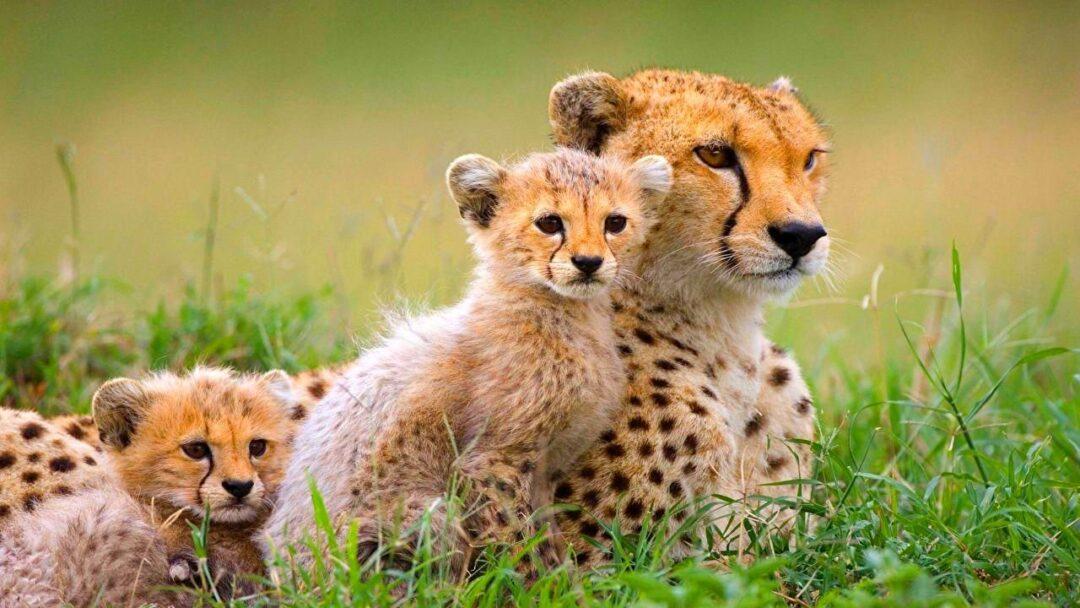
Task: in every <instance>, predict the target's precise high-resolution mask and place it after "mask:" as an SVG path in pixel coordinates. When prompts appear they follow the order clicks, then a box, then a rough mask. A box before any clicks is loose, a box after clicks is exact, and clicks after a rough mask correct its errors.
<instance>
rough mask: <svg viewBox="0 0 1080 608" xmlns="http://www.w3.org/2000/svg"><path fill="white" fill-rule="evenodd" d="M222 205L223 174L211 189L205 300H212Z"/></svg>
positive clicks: (205, 245)
mask: <svg viewBox="0 0 1080 608" xmlns="http://www.w3.org/2000/svg"><path fill="white" fill-rule="evenodd" d="M220 206H221V176H216V177H215V178H214V187H213V188H212V189H211V190H210V209H209V211H210V214H209V217H208V218H207V219H206V233H205V234H204V235H203V264H202V290H201V295H202V298H203V302H209V301H210V290H211V285H212V284H213V275H214V247H215V246H216V244H217V230H218V216H219V212H220Z"/></svg>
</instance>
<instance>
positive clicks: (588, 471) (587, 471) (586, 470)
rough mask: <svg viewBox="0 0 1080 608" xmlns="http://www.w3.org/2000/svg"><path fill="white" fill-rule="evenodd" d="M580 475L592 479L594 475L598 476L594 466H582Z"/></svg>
mask: <svg viewBox="0 0 1080 608" xmlns="http://www.w3.org/2000/svg"><path fill="white" fill-rule="evenodd" d="M578 476H580V477H581V478H582V479H592V478H593V477H596V469H594V468H592V467H581V470H580V471H578Z"/></svg>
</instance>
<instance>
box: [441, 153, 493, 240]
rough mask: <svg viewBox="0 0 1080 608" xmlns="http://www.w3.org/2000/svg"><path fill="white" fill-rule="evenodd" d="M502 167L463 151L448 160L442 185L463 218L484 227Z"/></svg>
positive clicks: (490, 210) (491, 206) (487, 223)
mask: <svg viewBox="0 0 1080 608" xmlns="http://www.w3.org/2000/svg"><path fill="white" fill-rule="evenodd" d="M504 178H506V169H505V168H504V167H503V166H502V165H500V164H499V163H497V162H495V161H493V160H491V159H490V158H487V157H485V156H480V155H479V154H466V155H465V156H462V157H460V158H458V159H457V160H455V161H454V162H452V163H450V168H449V169H447V170H446V185H447V186H448V187H449V188H450V196H452V197H453V198H454V202H456V203H457V206H458V213H460V214H461V217H463V218H465V220H466V221H468V222H470V223H472V224H474V225H476V226H479V227H481V228H487V227H488V226H490V225H491V218H493V217H495V209H496V208H497V207H498V206H499V191H500V187H501V185H502V181H503V179H504Z"/></svg>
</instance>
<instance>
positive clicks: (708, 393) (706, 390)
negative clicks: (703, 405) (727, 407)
mask: <svg viewBox="0 0 1080 608" xmlns="http://www.w3.org/2000/svg"><path fill="white" fill-rule="evenodd" d="M701 394H703V395H705V396H706V397H708V398H709V399H712V400H714V401H715V400H716V393H714V392H713V390H712V389H711V388H709V387H707V386H704V385H702V387H701Z"/></svg>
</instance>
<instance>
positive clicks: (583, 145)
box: [548, 72, 629, 154]
mask: <svg viewBox="0 0 1080 608" xmlns="http://www.w3.org/2000/svg"><path fill="white" fill-rule="evenodd" d="M628 105H629V104H628V103H627V100H626V93H625V92H624V91H623V87H622V84H621V83H620V82H619V80H618V79H617V78H615V77H614V76H612V75H611V74H605V73H604V72H582V73H581V74H575V75H574V76H570V77H569V78H567V79H565V80H563V81H562V82H560V83H558V84H556V85H555V86H554V87H552V89H551V95H550V96H549V97H548V119H549V120H550V121H551V129H552V135H553V137H554V139H555V143H556V144H557V145H560V146H566V147H568V148H577V149H578V150H586V151H589V152H592V153H594V154H598V153H599V152H600V149H601V148H602V147H603V145H604V140H605V139H607V137H608V135H610V134H612V133H614V132H617V131H620V130H622V128H623V125H624V124H625V122H626V110H627V106H628Z"/></svg>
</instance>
